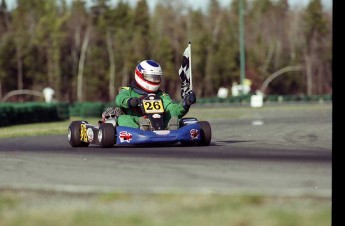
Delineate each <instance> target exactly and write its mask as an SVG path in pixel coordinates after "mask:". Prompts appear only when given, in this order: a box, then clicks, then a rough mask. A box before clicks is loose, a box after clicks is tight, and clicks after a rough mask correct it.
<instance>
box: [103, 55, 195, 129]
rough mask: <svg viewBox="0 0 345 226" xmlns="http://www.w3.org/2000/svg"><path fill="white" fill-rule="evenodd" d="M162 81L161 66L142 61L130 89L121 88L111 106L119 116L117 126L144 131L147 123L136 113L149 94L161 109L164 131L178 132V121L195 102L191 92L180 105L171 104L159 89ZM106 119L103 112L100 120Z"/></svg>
mask: <svg viewBox="0 0 345 226" xmlns="http://www.w3.org/2000/svg"><path fill="white" fill-rule="evenodd" d="M162 77H163V71H162V68H161V66H160V65H159V64H158V63H157V62H155V61H153V60H144V61H142V62H140V63H139V64H138V65H137V67H136V68H135V74H134V78H135V80H134V81H133V82H132V83H131V85H130V86H127V87H122V88H121V90H120V92H119V94H118V95H117V96H116V97H115V105H116V106H117V107H119V108H120V109H121V110H122V111H123V114H121V115H118V116H117V117H118V118H117V124H118V125H119V126H128V127H133V128H141V129H144V130H148V128H149V125H150V124H149V123H150V122H149V120H148V119H147V118H145V117H144V116H143V113H142V111H141V109H140V106H139V104H140V98H141V97H142V96H143V95H146V94H149V93H155V94H156V95H158V96H160V97H161V98H162V101H163V106H164V109H165V113H164V126H165V127H166V129H169V130H173V129H178V121H179V119H180V118H182V117H183V116H185V115H186V114H187V113H188V111H189V108H190V106H191V105H192V104H194V103H195V101H196V96H195V93H194V92H193V91H190V92H189V93H188V94H187V95H186V96H185V98H184V100H183V101H182V102H181V103H175V102H173V100H172V99H171V98H170V96H169V95H168V94H167V93H164V92H163V91H162V90H160V89H159V87H160V84H161V81H162ZM105 116H106V113H105V112H104V113H103V115H102V118H104V117H105Z"/></svg>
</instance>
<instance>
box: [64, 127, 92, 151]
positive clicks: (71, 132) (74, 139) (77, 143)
mask: <svg viewBox="0 0 345 226" xmlns="http://www.w3.org/2000/svg"><path fill="white" fill-rule="evenodd" d="M84 123H88V122H86V121H84ZM81 124H83V122H82V121H73V122H71V124H70V125H69V127H68V141H69V143H70V144H71V146H72V147H87V146H89V143H86V142H83V141H81V140H80V132H81Z"/></svg>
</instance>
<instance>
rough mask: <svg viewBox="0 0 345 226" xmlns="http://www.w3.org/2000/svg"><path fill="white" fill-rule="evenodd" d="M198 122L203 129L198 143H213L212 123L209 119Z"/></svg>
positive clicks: (201, 144)
mask: <svg viewBox="0 0 345 226" xmlns="http://www.w3.org/2000/svg"><path fill="white" fill-rule="evenodd" d="M198 123H199V125H200V127H201V131H200V136H201V139H200V142H199V143H198V145H200V146H209V145H210V143H211V139H212V130H211V125H210V123H209V122H207V121H199V122H198Z"/></svg>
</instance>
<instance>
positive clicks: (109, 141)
mask: <svg viewBox="0 0 345 226" xmlns="http://www.w3.org/2000/svg"><path fill="white" fill-rule="evenodd" d="M97 138H98V142H99V144H100V146H101V147H102V148H110V147H113V146H114V144H115V127H114V126H113V125H112V124H110V123H103V124H101V125H100V126H99V130H98V137H97Z"/></svg>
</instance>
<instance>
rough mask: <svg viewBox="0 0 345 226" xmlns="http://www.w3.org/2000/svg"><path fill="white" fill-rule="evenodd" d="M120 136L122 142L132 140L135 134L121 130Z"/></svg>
mask: <svg viewBox="0 0 345 226" xmlns="http://www.w3.org/2000/svg"><path fill="white" fill-rule="evenodd" d="M119 138H120V141H121V142H127V143H129V142H131V140H132V139H133V136H132V134H131V133H128V132H127V131H121V132H120V133H119Z"/></svg>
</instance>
